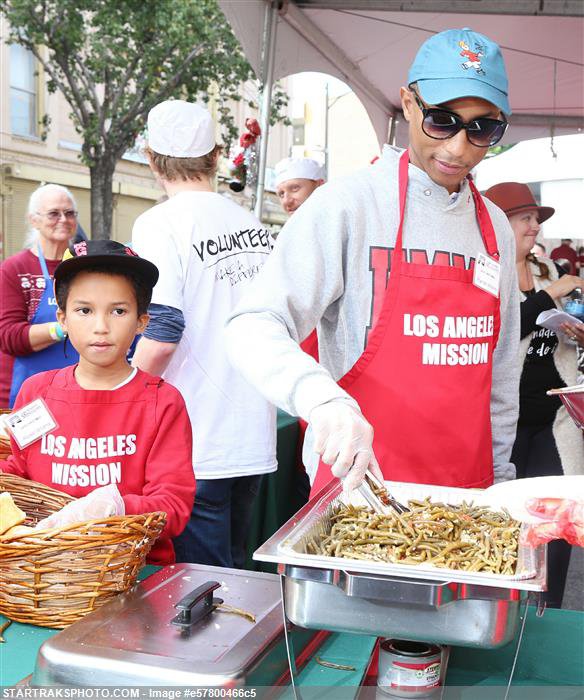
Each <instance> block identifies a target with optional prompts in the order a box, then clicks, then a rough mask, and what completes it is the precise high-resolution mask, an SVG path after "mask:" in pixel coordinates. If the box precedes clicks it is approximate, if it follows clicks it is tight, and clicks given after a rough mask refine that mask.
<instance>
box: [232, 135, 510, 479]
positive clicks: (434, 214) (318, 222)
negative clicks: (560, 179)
mask: <svg viewBox="0 0 584 700" xmlns="http://www.w3.org/2000/svg"><path fill="white" fill-rule="evenodd" d="M400 154H401V151H400V150H398V149H396V148H393V147H389V146H386V147H385V148H384V151H383V154H382V157H381V158H380V159H379V160H378V161H377V162H376V163H375V164H374V165H372V166H370V167H368V168H366V169H365V170H362V171H360V172H358V173H356V174H353V175H350V176H347V177H344V178H341V179H339V180H335V181H334V182H331V183H329V184H327V185H323V186H322V187H319V188H318V189H317V190H316V191H315V192H314V194H312V195H311V197H310V198H309V199H308V200H307V201H306V202H305V203H304V204H303V205H302V206H301V207H300V208H299V209H298V210H297V211H296V212H295V214H294V216H293V217H292V218H291V219H290V220H289V221H288V222H287V224H286V225H285V226H284V228H283V229H282V232H281V233H280V235H279V237H278V241H277V243H276V247H275V250H274V252H273V253H272V255H271V257H270V259H269V260H268V262H267V263H266V265H265V266H264V268H263V269H262V271H261V273H260V275H259V276H258V278H257V279H256V280H255V282H254V283H253V284H252V285H251V287H250V289H249V290H248V292H247V293H246V295H245V297H244V298H243V299H242V300H241V301H240V303H239V304H238V306H237V307H236V309H235V311H234V313H233V314H232V316H231V319H230V321H229V322H228V325H227V328H226V339H227V345H228V353H229V357H230V360H231V361H232V362H233V364H234V365H235V366H236V367H237V368H239V369H240V370H241V372H243V374H244V375H245V377H246V378H247V380H248V381H249V382H251V383H252V384H254V385H255V386H256V387H257V388H258V389H259V390H260V391H262V392H263V393H264V395H265V396H266V397H267V398H268V399H269V400H270V401H272V402H273V403H275V404H276V405H278V406H279V407H280V408H282V409H283V410H285V411H287V412H288V413H291V414H293V415H299V416H301V417H302V418H304V419H305V420H308V417H309V414H310V411H311V410H312V409H313V408H314V407H315V406H319V405H321V404H323V403H326V402H328V401H331V400H333V399H338V398H343V399H345V400H347V401H350V402H353V399H351V398H350V397H349V396H348V394H346V393H345V391H344V390H343V389H341V388H340V387H339V386H338V385H337V383H336V382H337V380H338V379H340V378H341V377H342V376H343V375H344V374H346V373H347V372H348V371H349V370H350V369H351V367H352V366H353V365H354V364H355V362H356V361H357V359H358V358H359V356H360V355H361V354H362V352H363V349H364V347H365V343H366V335H367V331H368V325H369V324H370V322H371V313H372V286H373V285H372V271H371V269H370V253H371V250H372V249H373V248H382V249H383V248H385V249H388V248H389V249H391V248H393V246H394V245H395V239H396V233H397V227H398V222H399V204H398V174H397V169H398V160H399V156H400ZM485 202H486V206H487V207H488V210H489V214H490V216H491V219H492V222H493V227H494V229H495V233H496V236H497V242H498V246H499V252H500V255H501V257H500V263H501V282H500V304H501V330H500V335H499V342H498V345H497V348H496V350H495V352H494V356H493V388H492V392H491V424H492V432H493V458H494V468H495V481H502V480H505V479H512V478H514V477H515V468H514V466H513V465H512V464H511V463H510V462H509V457H510V454H511V448H512V446H513V441H514V439H515V426H516V421H517V413H518V395H519V375H520V363H519V361H518V357H519V304H520V300H519V287H518V284H517V278H516V269H515V241H514V237H513V231H512V229H511V227H510V225H509V222H508V220H507V217H506V216H505V214H504V213H503V212H502V211H501V210H500V209H498V208H497V207H496V206H495V205H494V204H493V203H492V202H490V201H488V200H485ZM403 245H404V249H407V251H408V256H410V255H411V252H412V251H422V252H423V251H426V255H427V258H428V262H429V263H432V262H433V261H434V256H435V255H436V256H437V260H439V259H440V260H442V261H444V259H445V257H446V258H447V259H448V260H449V262H450V264H452V260H453V257H452V256H455V255H456V256H463V258H464V263H465V265H466V267H467V268H468V267H469V266H470V264H471V262H472V260H473V259H474V258H476V256H477V255H478V254H479V253H481V252H485V248H484V244H483V242H482V239H481V234H480V230H479V227H478V224H477V220H476V214H475V208H474V203H473V199H472V194H471V191H470V187H469V185H468V182H467V181H466V180H465V181H464V183H463V185H462V186H461V188H460V192H458V193H455V194H453V195H450V194H449V193H448V191H447V190H446V189H444V188H443V187H440V186H439V185H437V184H436V183H435V182H434V181H433V180H431V179H430V177H429V176H428V175H427V174H426V173H425V172H424V171H422V170H420V169H419V168H417V167H416V166H414V165H412V164H411V163H410V166H409V184H408V196H407V203H406V215H405V225H404V243H403ZM419 254H420V253H419V252H416V255H419ZM422 254H423V253H422ZM408 259H410V258H409V257H408ZM459 260H460V258H459ZM315 327H317V328H318V338H319V356H320V364H319V363H317V362H315V361H314V360H313V359H312V358H311V357H309V356H308V355H306V354H305V353H303V352H302V351H301V350H300V348H299V347H298V342H301V341H302V340H304V339H305V338H306V337H307V336H308V335H309V334H310V332H311V331H312V330H313V329H314V328H315ZM353 403H354V402H353ZM311 445H312V441H311V436H310V430H309V431H308V434H307V440H306V443H305V450H304V456H305V464H306V466H307V470H308V472H309V474H311V473H314V470H315V467H316V464H317V460H316V459H315V458H314V455H313V454H312V453H311ZM309 457H311V458H309ZM307 458H309V459H308V461H307Z"/></svg>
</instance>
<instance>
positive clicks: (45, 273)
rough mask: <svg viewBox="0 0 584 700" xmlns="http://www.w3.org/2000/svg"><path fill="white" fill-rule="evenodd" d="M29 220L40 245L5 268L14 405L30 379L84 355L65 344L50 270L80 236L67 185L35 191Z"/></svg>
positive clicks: (7, 381) (5, 373) (6, 363)
mask: <svg viewBox="0 0 584 700" xmlns="http://www.w3.org/2000/svg"><path fill="white" fill-rule="evenodd" d="M28 218H29V221H30V224H31V228H32V230H31V233H32V234H33V235H34V237H35V241H34V243H33V244H32V245H29V247H27V248H26V249H25V250H23V251H21V252H20V253H17V254H16V255H13V256H11V257H10V258H8V259H7V260H5V261H4V263H2V270H1V272H2V275H1V282H0V287H1V288H0V295H2V298H3V301H2V314H1V319H0V350H1V354H2V357H1V358H0V359H1V360H2V365H3V368H2V377H1V380H2V392H1V393H2V403H1V404H0V405H3V406H6V405H7V404H8V406H9V407H12V406H13V405H14V401H15V399H16V396H17V394H18V391H19V390H20V387H21V386H22V383H23V382H24V381H25V380H26V379H27V378H28V377H30V376H32V375H33V374H37V373H38V372H43V371H45V370H49V369H58V368H61V367H64V366H66V365H71V364H74V363H76V362H77V361H78V359H79V356H78V354H77V353H76V352H75V350H74V349H73V348H72V347H71V346H67V345H66V343H65V342H64V340H65V339H64V335H63V332H62V330H61V328H60V326H59V325H58V324H57V323H56V311H57V305H56V301H55V298H54V292H53V280H52V277H51V273H50V270H51V271H52V269H53V268H54V267H55V266H56V265H57V264H58V262H59V261H60V259H61V257H62V255H63V252H64V251H65V249H66V248H67V245H68V243H69V240H70V239H71V238H72V237H73V236H74V235H75V231H76V229H77V210H76V206H75V200H74V199H73V196H72V195H71V193H70V192H69V191H68V190H67V189H66V188H64V187H61V186H59V185H45V186H43V187H40V188H39V189H38V190H36V191H35V192H33V194H32V195H31V198H30V201H29V209H28ZM39 273H41V275H42V277H41V276H40V275H39ZM39 295H40V299H39ZM37 300H38V301H37ZM30 314H32V316H31V315H30ZM31 350H32V351H31ZM11 366H12V372H11V374H10V367H11Z"/></svg>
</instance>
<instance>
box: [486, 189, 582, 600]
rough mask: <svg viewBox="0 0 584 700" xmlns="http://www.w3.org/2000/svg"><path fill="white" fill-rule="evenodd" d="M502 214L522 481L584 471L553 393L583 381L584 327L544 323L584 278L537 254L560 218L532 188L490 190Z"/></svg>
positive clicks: (576, 435)
mask: <svg viewBox="0 0 584 700" xmlns="http://www.w3.org/2000/svg"><path fill="white" fill-rule="evenodd" d="M485 197H487V198H488V199H490V200H491V201H492V202H494V203H495V204H496V205H497V206H498V207H499V208H500V209H502V210H503V211H504V212H505V214H507V217H508V218H509V223H510V224H511V228H512V229H513V233H514V234H515V244H516V265H517V278H518V282H519V289H520V291H521V299H522V301H521V344H520V356H521V361H522V363H523V371H522V374H521V381H520V385H519V421H518V424H517V435H516V438H515V444H514V446H513V451H512V453H511V461H512V462H513V463H514V464H515V467H516V469H517V478H526V477H536V476H554V475H555V476H559V475H562V474H583V473H584V441H583V436H582V431H581V430H580V429H579V428H578V427H577V426H576V425H575V424H574V423H573V421H572V419H571V418H570V416H569V415H568V413H567V412H566V409H565V408H564V406H562V403H561V401H560V399H559V397H557V396H548V395H547V391H548V390H549V389H553V388H558V387H564V386H572V385H573V384H576V382H577V380H578V368H577V357H576V348H577V344H578V343H579V344H581V345H584V324H578V323H570V324H564V325H563V326H562V330H563V332H562V333H560V334H559V335H556V334H555V333H554V332H553V331H551V330H548V329H545V328H542V327H541V326H538V325H537V323H536V319H537V317H538V315H539V314H540V313H541V312H542V311H546V310H548V309H555V308H558V309H561V308H562V300H564V301H565V298H566V297H567V296H568V295H569V294H570V293H571V292H573V291H574V290H575V289H577V288H578V287H581V286H582V279H580V278H579V277H575V276H573V275H563V276H562V277H559V276H558V271H557V269H556V266H555V265H554V263H553V261H552V260H550V259H548V258H546V257H543V256H539V257H538V258H536V257H535V256H534V255H533V254H532V253H531V249H532V248H533V245H534V242H535V238H536V236H537V234H538V233H539V230H540V225H541V224H542V223H543V222H544V221H546V220H547V219H549V218H550V217H551V216H552V215H553V214H554V209H552V207H540V206H538V205H537V203H536V201H535V199H534V197H533V194H532V193H531V190H530V189H529V187H528V186H527V185H524V184H522V183H519V182H502V183H500V184H498V185H494V186H493V187H491V188H489V189H488V190H487V191H486V192H485ZM548 560H549V564H548V568H549V575H548V591H547V593H546V594H545V595H546V602H547V605H548V606H549V607H561V604H562V597H563V593H564V586H565V583H566V575H567V572H568V565H569V563H570V545H569V544H567V543H566V542H564V541H559V540H558V541H555V542H551V543H550V545H549V550H548Z"/></svg>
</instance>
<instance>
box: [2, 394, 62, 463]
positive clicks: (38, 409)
mask: <svg viewBox="0 0 584 700" xmlns="http://www.w3.org/2000/svg"><path fill="white" fill-rule="evenodd" d="M4 425H5V426H6V428H7V429H8V430H9V431H10V433H11V435H12V437H13V438H14V439H15V440H16V443H17V445H18V446H19V447H20V449H21V450H22V449H24V448H25V447H28V445H31V444H32V443H33V442H35V441H36V440H40V438H42V436H43V435H46V434H47V433H49V432H50V431H51V430H54V429H55V428H56V427H57V422H56V421H55V419H54V418H53V416H52V415H51V413H50V411H49V409H48V408H47V405H46V403H45V402H44V401H43V400H42V399H35V400H34V401H31V402H30V403H27V404H26V406H23V407H22V408H19V409H18V411H13V412H12V413H10V414H9V415H7V416H4Z"/></svg>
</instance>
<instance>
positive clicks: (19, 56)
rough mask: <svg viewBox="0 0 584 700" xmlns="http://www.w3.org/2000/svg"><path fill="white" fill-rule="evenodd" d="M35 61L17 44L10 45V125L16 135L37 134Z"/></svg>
mask: <svg viewBox="0 0 584 700" xmlns="http://www.w3.org/2000/svg"><path fill="white" fill-rule="evenodd" d="M35 73H36V61H35V57H34V56H33V55H32V53H31V52H30V51H29V50H28V49H25V48H24V46H19V45H18V44H11V45H10V126H11V130H12V133H13V134H17V135H18V136H36V135H37V126H38V118H37V89H38V81H37V76H36V75H35Z"/></svg>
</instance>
